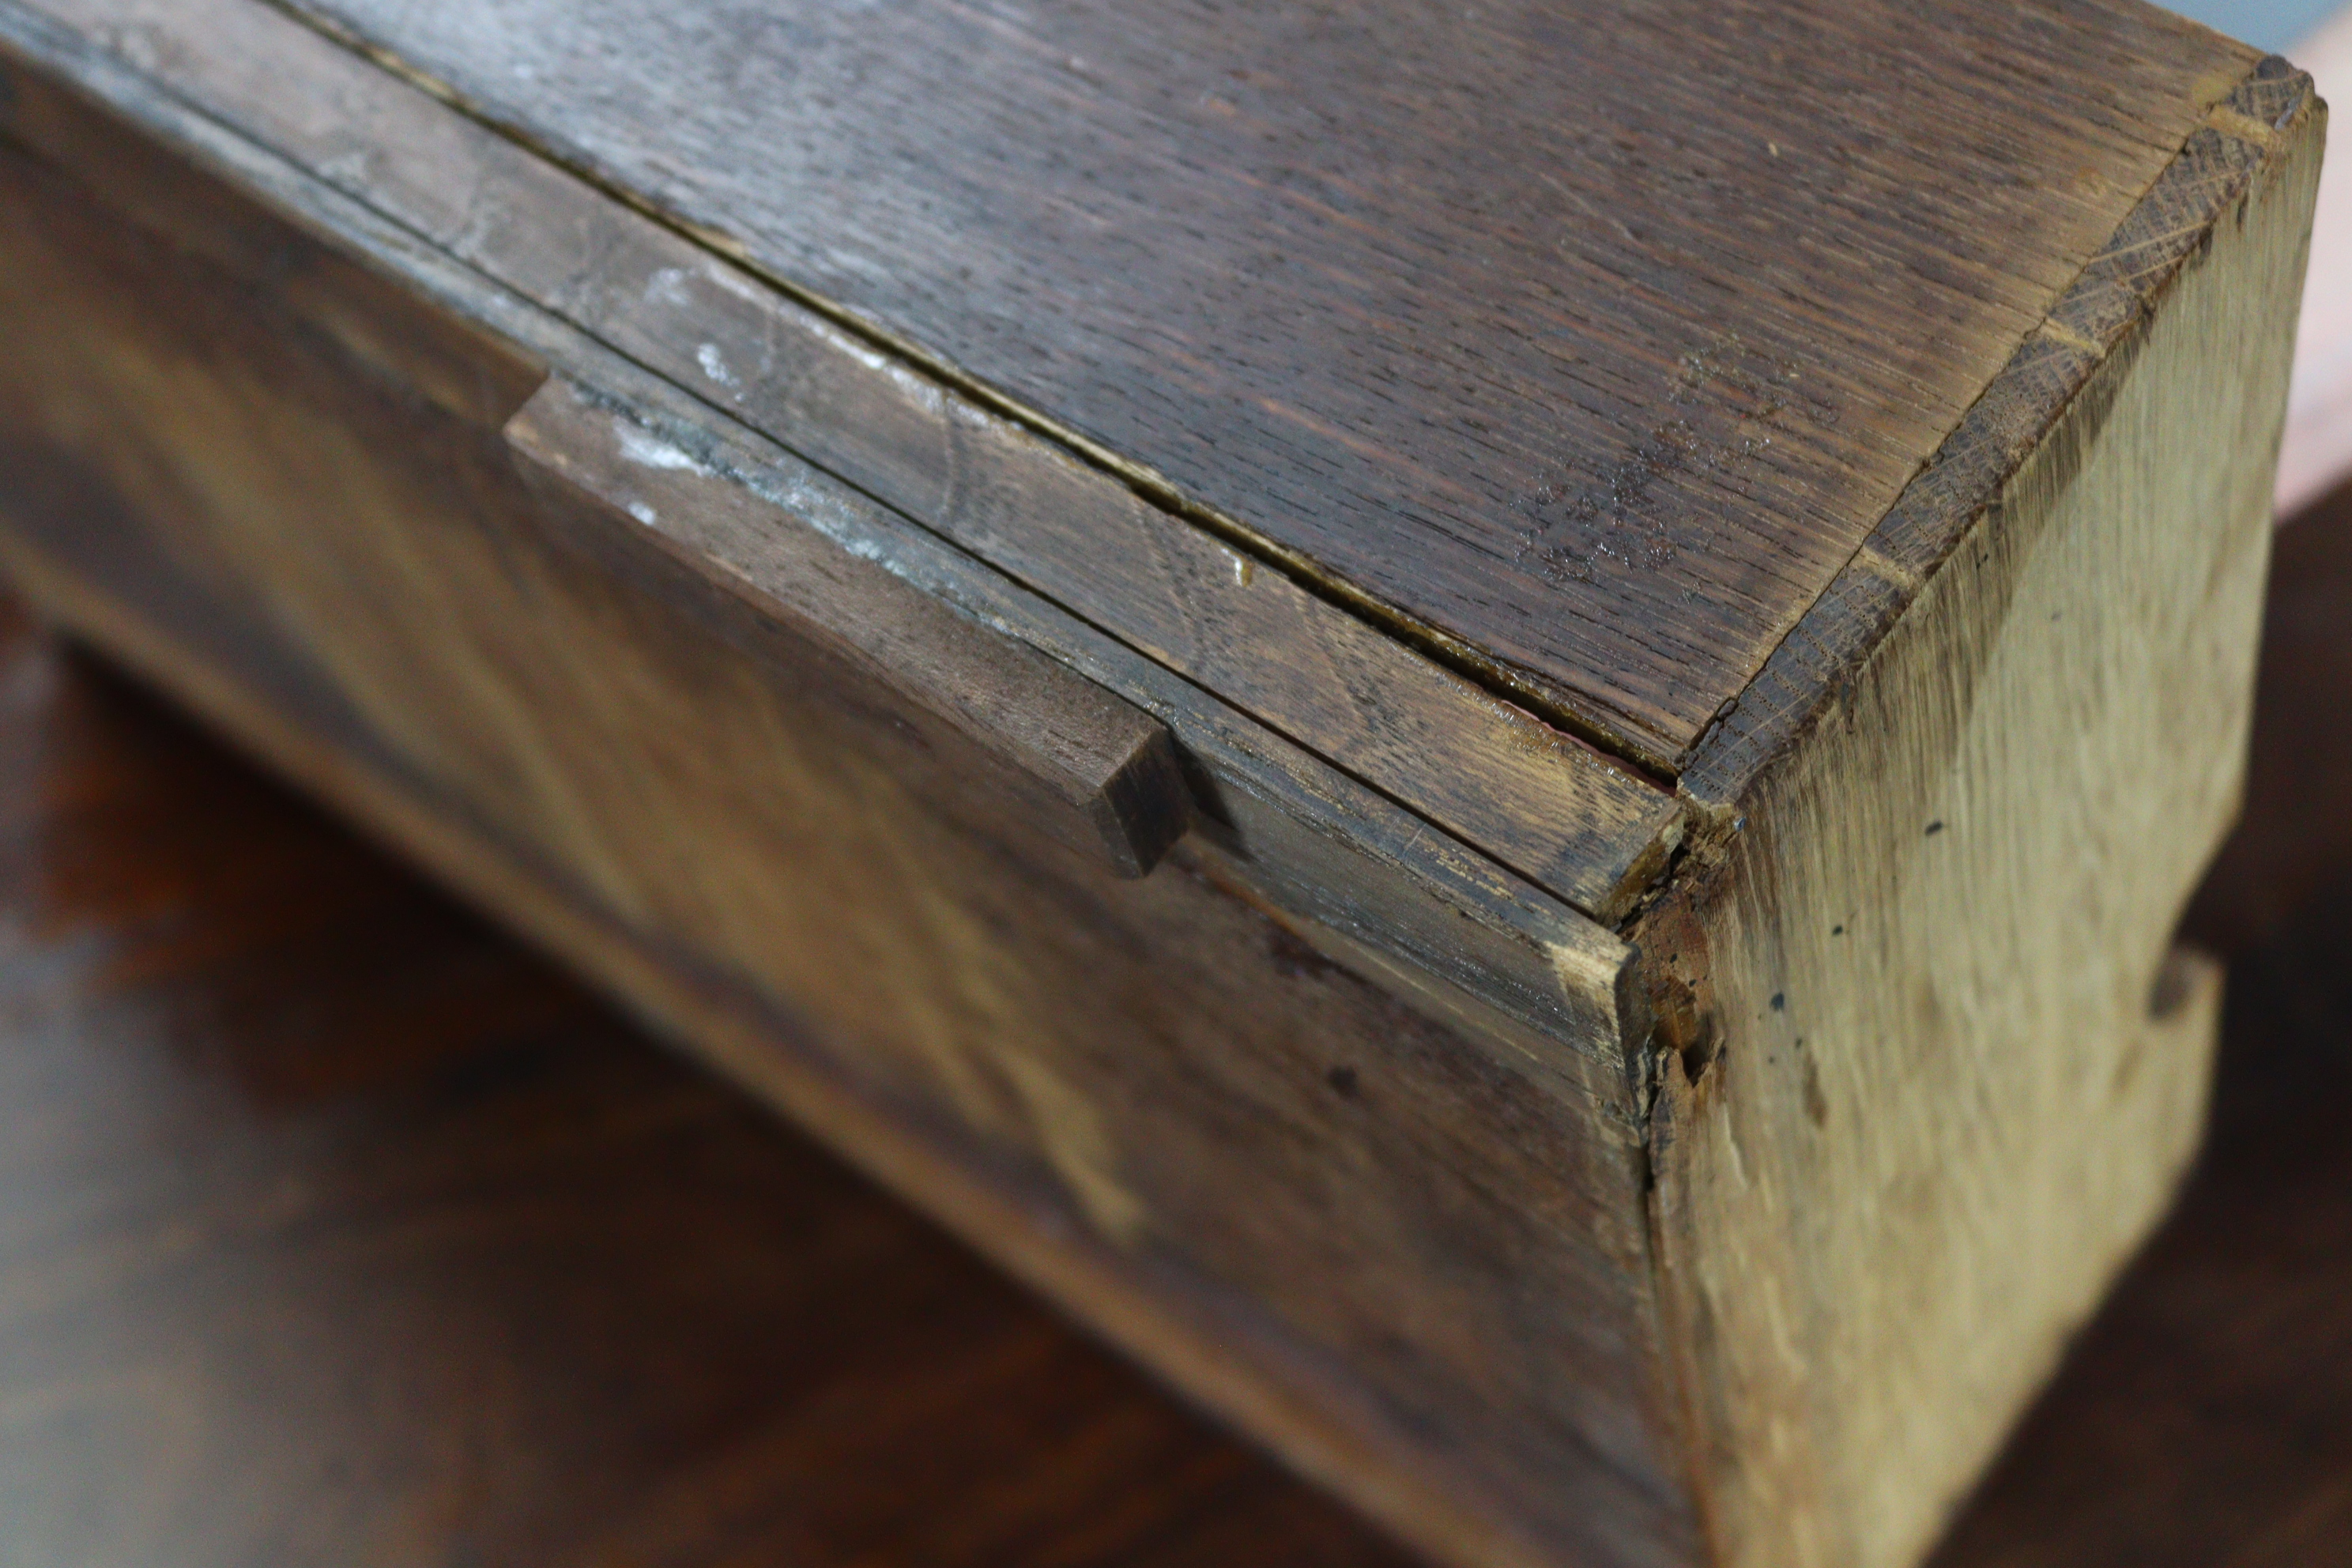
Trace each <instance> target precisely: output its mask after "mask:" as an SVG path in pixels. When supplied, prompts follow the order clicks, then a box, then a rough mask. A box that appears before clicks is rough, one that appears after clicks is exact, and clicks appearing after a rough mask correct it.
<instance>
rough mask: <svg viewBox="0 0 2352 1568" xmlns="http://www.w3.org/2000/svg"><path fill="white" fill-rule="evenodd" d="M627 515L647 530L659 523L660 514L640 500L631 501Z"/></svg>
mask: <svg viewBox="0 0 2352 1568" xmlns="http://www.w3.org/2000/svg"><path fill="white" fill-rule="evenodd" d="M629 515H630V516H631V517H634V518H635V519H636V520H637V521H639V522H642V523H644V524H645V525H646V527H647V528H651V527H652V526H653V525H654V524H655V523H656V522H658V521H661V514H660V513H658V512H656V511H655V510H654V509H653V508H651V507H649V506H647V505H646V503H645V502H643V501H641V500H633V501H631V502H630V503H629Z"/></svg>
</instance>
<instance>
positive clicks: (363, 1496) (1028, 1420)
mask: <svg viewBox="0 0 2352 1568" xmlns="http://www.w3.org/2000/svg"><path fill="white" fill-rule="evenodd" d="M2278 584H2279V588H2278V597H2277V598H2276V600H2275V602H2274V610H2273V628H2272V638H2271V644H2270V650H2269V668H2268V670H2267V673H2266V675H2265V686H2264V693H2263V703H2264V708H2263V712H2264V721H2263V727H2262V730H2261V732H2260V734H2259V736H2258V741H2257V758H2256V768H2255V784H2254V794H2253V800H2252V809H2251V813H2250V817H2249V822H2248V826H2247V828H2246V829H2245V830H2244V831H2243V832H2242V834H2241V835H2240V837H2239V838H2238V840H2237V841H2236V842H2235V843H2234V844H2233V845H2232V847H2231V851H2230V853H2229V856H2228V858H2227V859H2226V860H2225V862H2224V864H2223V866H2222V868H2221V870H2220V871H2219V872H2218V873H2217V876H2216V879H2215V880H2214V882H2213V884H2212V885H2211V886H2210V888H2209V889H2208V892H2207V895H2206V897H2205V899H2204V900H2203V902H2202V903H2201V904H2200V909H2199V910H2198V912H2197V914H2196V916H2195V917H2194V920H2193V922H2192V924H2193V927H2194V929H2195V931H2196V932H2197V934H2198V935H2199V936H2200V938H2201V940H2203V941H2204V942H2207V943H2208V944H2209V945H2211V946H2214V947H2217V948H2219V949H2221V951H2224V952H2228V953H2229V955H2230V957H2231V1003H2230V1021H2229V1036H2228V1043H2227V1045H2226V1047H2225V1057H2224V1068H2223V1076H2222V1079H2221V1090H2220V1099H2219V1103H2218V1106H2217V1110H2216V1121H2215V1136H2214V1140H2213V1143H2212V1146H2211V1150H2210V1153H2209V1156H2208V1158H2207V1159H2206V1162H2205V1163H2204V1165H2203V1167H2202V1169H2201V1170H2200V1173H2199V1175H2198V1177H2197V1178H2196V1181H2195V1184H2194V1185H2193V1186H2192V1188H2191V1190H2190V1191H2189V1194H2188V1196H2187V1198H2186V1200H2185V1202H2184V1205H2183V1206H2182V1208H2181V1210H2180V1213H2179V1215H2178V1217H2177V1218H2176V1219H2175V1220H2174V1222H2173V1223H2172V1225H2171V1226H2170V1227H2169V1228H2168V1229H2167V1230H2166V1231H2165V1232H2164V1233H2163V1235H2162V1236H2161V1237H2159V1238H2158V1241H2157V1242H2156V1244H2155V1245H2154V1246H2153V1247H2152V1248H2151V1249H2150V1251H2149V1252H2148V1254H2147V1256H2146V1258H2144V1259H2143V1260H2142V1261H2141V1263H2140V1264H2139V1265H2138V1267H2137V1269H2136V1270H2135V1271H2134V1273H2133V1274H2132V1276H2131V1277H2130V1279H2128V1281H2127V1282H2126V1285H2125V1287H2124V1289H2122V1291H2121V1293H2120V1294H2119V1296H2118V1297H2117V1298H2116V1300H2115V1301H2114V1302H2113V1303H2112V1305H2111V1306H2110V1307H2109V1309H2108V1310H2107V1311H2106V1313H2105V1316H2104V1317H2103V1318H2102V1319H2101V1320H2100V1321H2098V1323H2097V1324H2096V1325H2095V1327H2094V1328H2093V1330H2092V1331H2090V1332H2089V1333H2088V1335H2087V1336H2086V1337H2085V1339H2084V1342H2082V1343H2081V1344H2080V1345H2079V1346H2078V1348H2077V1350H2076V1352H2075V1354H2074V1358H2073V1360H2072V1362H2071V1363H2069V1365H2068V1367H2067V1369H2066V1371H2065V1372H2064V1373H2063V1375H2062V1376H2061V1378H2060V1380H2059V1382H2058V1384H2057V1385H2056V1386H2055V1387H2054V1388H2053V1391H2052V1392H2051V1394H2049V1395H2048V1397H2047V1398H2046V1399H2045V1400H2044V1402H2043V1403H2042V1406H2041V1407H2040V1408H2039V1410H2038V1411H2037V1412H2036V1413H2035V1415H2033V1416H2032V1418H2031V1419H2030V1421H2029V1422H2028V1424H2027V1426H2025V1428H2024V1429H2023V1430H2022V1431H2021V1433H2020V1434H2019V1436H2018V1438H2017V1440H2016V1441H2015V1443H2014V1444H2013V1445H2012V1447H2011V1452H2010V1455H2009V1457H2008V1458H2007V1459H2006V1460H2005V1461H2004V1463H2003V1464H2002V1466H2001V1467H2000V1469H1999V1470H1998V1471H1997V1472H1996V1474H1995V1475H1994V1477H1993V1478H1992V1479H1991V1480H1990V1482H1989V1483H1988V1484H1987V1486H1986V1488H1985V1489H1984V1491H1983V1493H1982V1494H1981V1495H1980V1496H1979V1499H1978V1500H1977V1502H1976V1503H1975V1505H1974V1507H1973V1509H1972V1510H1971V1511H1970V1512H1969V1515H1968V1516H1967V1517H1966V1518H1965V1519H1964V1520H1963V1521H1961V1523H1960V1524H1959V1526H1958V1529H1957V1531H1956V1532H1955V1534H1954V1537H1953V1539H1952V1541H1951V1542H1950V1543H1949V1544H1948V1546H1947V1548H1946V1549H1945V1551H1944V1552H1943V1554H1942V1556H1941V1557H1940V1558H1939V1559H1938V1562H1939V1563H1940V1564H1941V1565H1942V1568H1963V1565H1967V1568H1976V1565H1988V1568H1989V1565H1991V1564H2001V1565H2005V1568H2022V1565H2027V1564H2033V1565H2039V1564H2052V1565H2056V1564H2067V1565H2070V1568H2084V1565H2091V1564H2104V1563H2117V1564H2121V1563H2132V1564H2135V1565H2137V1568H2161V1565H2165V1564H2175V1563H2178V1564H2183V1565H2187V1564H2197V1565H2199V1568H2210V1565H2215V1564H2227V1565H2230V1568H2270V1565H2283V1564H2294V1563H2344V1562H2347V1561H2352V1138H2347V1137H2346V1135H2345V1132H2344V1127H2345V1124H2346V1107H2347V1101H2352V813H2347V811H2346V809H2345V807H2346V805H2347V803H2352V733H2347V730H2346V728H2345V727H2344V726H2342V725H2341V724H2339V723H2335V722H2334V716H2335V715H2339V714H2341V713H2343V712H2344V711H2345V710H2347V706H2352V501H2347V500H2345V499H2339V500H2336V502H2335V503H2333V505H2332V507H2331V508H2330V509H2327V510H2323V512H2322V513H2321V514H2320V515H2318V516H2316V517H2315V518H2313V519H2312V520H2310V521H2305V522H2304V523H2301V524H2299V525H2297V526H2295V527H2294V528H2291V529H2290V530H2289V531H2287V533H2286V534H2285V535H2284V538H2283V540H2282V550H2281V557H2280V571H2279V574H2278ZM2290 714H2293V715H2304V716H2306V722H2305V724H2304V725H2303V726H2300V727H2291V726H2290V725H2289V724H2287V723H2286V722H2284V720H2283V719H2282V718H2281V716H2283V715H2290ZM2311 715H2322V716H2327V717H2326V720H2325V721H2323V722H2321V723H2319V724H2317V725H2311V724H2309V723H2308V722H2307V719H2308V716H2311ZM1399 1561H1402V1559H1401V1558H1400V1557H1399V1556H1398V1554H1397V1553H1396V1552H1393V1551H1392V1549H1391V1548H1388V1547H1386V1546H1385V1545H1383V1544H1382V1543H1381V1542H1380V1541H1379V1540H1378V1539H1377V1538H1376V1537H1375V1536H1373V1535H1372V1534H1371V1533H1370V1531H1369V1530H1368V1529H1366V1528H1365V1527H1363V1526H1360V1525H1359V1524H1357V1523H1356V1522H1355V1521H1353V1520H1352V1519H1351V1518H1350V1517H1349V1516H1348V1515H1347V1514H1345V1513H1343V1512H1342V1511H1341V1510H1339V1508H1338V1507H1337V1506H1335V1505H1333V1504H1330V1503H1328V1502H1326V1501H1324V1500H1321V1499H1320V1498H1319V1497H1318V1496H1317V1495H1315V1494H1313V1493H1311V1492H1309V1491H1308V1490H1307V1489H1305V1488H1304V1487H1302V1486H1300V1485H1298V1484H1297V1483H1296V1482H1293V1481H1291V1480H1289V1479H1286V1478H1285V1477H1284V1476H1283V1475H1282V1474H1281V1473H1280V1472H1278V1471H1276V1469H1275V1468H1273V1467H1272V1466H1271V1465H1270V1464H1268V1463H1267V1462H1265V1461H1264V1460H1262V1459H1259V1458H1256V1457H1255V1456H1254V1455H1253V1454H1251V1453H1250V1452H1248V1451H1246V1450H1244V1449H1243V1448H1242V1447H1239V1446H1238V1445H1236V1444H1235V1443H1234V1442H1233V1441H1231V1440H1229V1439H1227V1438H1225V1437H1223V1436H1221V1435H1219V1434H1218V1433H1217V1432H1216V1431H1215V1430H1213V1428H1211V1427H1210V1426H1207V1425H1206V1424H1204V1423H1203V1422H1202V1421H1200V1420H1198V1419H1196V1418H1195V1417H1193V1416H1192V1415H1190V1414H1188V1413H1187V1412H1186V1411H1185V1410H1183V1409H1182V1408H1181V1407H1180V1406H1178V1405H1176V1404H1175V1403H1174V1402H1173V1401H1172V1400H1171V1399H1170V1398H1169V1397H1167V1396H1166V1395H1164V1394H1160V1392H1158V1391H1157V1390H1156V1388H1155V1387H1153V1386H1152V1385H1151V1384H1148V1383H1146V1382H1145V1381H1143V1380H1142V1379H1141V1378H1140V1377H1139V1375H1138V1374H1136V1373H1133V1372H1131V1371H1130V1370H1129V1369H1128V1368H1127V1367H1126V1366H1125V1365H1124V1364H1122V1363H1119V1362H1118V1361H1117V1360H1116V1359H1115V1358H1113V1357H1111V1356H1110V1355H1108V1354H1107V1353H1106V1352H1102V1351H1099V1350H1097V1349H1096V1348H1094V1346H1093V1345H1092V1344H1091V1343H1090V1342H1088V1341H1087V1340H1085V1339H1083V1338H1081V1337H1080V1336H1079V1335H1077V1334H1076V1332H1075V1331H1072V1330H1070V1329H1068V1328H1066V1327H1065V1326H1064V1325H1063V1324H1062V1323H1061V1322H1060V1321H1057V1320H1056V1319H1055V1318H1054V1317H1053V1316H1051V1315H1050V1314H1049V1313H1048V1312H1047V1311H1046V1310H1045V1309H1044V1308H1043V1307H1041V1306H1039V1305H1037V1304H1036V1303H1035V1302H1034V1301H1033V1300H1031V1299H1030V1298H1028V1297H1026V1296H1025V1295H1024V1294H1023V1293H1022V1292H1021V1291H1019V1290H1018V1289H1015V1288H1013V1286H1011V1285H1009V1284H1007V1283H1005V1282H1004V1281H1003V1280H1002V1279H999V1278H998V1277H997V1276H995V1275H994V1274H992V1272H990V1271H989V1270H988V1269H987V1268H984V1267H983V1266H982V1265H981V1264H979V1263H978V1262H976V1261H975V1260H974V1259H973V1258H971V1256H970V1255H968V1254H967V1253H965V1252H964V1251H963V1250H962V1249H961V1247H958V1246H957V1245H956V1244H955V1243H953V1242H951V1241H950V1240H948V1239H947V1238H945V1237H943V1236H941V1235H940V1233H939V1232H937V1231H936V1230H934V1229H932V1228H931V1227H930V1226H928V1225H927V1224H925V1223H924V1222H923V1221H921V1220H919V1219H918V1218H916V1217H914V1216H913V1215H911V1214H910V1213H908V1211H906V1210H905V1209H902V1208H901V1207H899V1206H898V1205H896V1204H895V1203H894V1202H892V1201H891V1200H889V1199H888V1198H886V1197H884V1196H882V1195H881V1194H878V1193H877V1191H876V1190H874V1189H873V1188H871V1187H870V1186H868V1185H867V1184H865V1183H864V1182H863V1181H862V1180H860V1179H858V1178H856V1177H855V1176H853V1175H851V1174H849V1173H846V1172H845V1170H844V1169H843V1168H842V1167H841V1166H839V1165H838V1164H836V1163H834V1161H832V1160H831V1159H830V1158H829V1157H827V1156H826V1155H824V1154H823V1153H821V1152H818V1151H817V1150H816V1149H815V1148H814V1146H812V1145H811V1144H809V1143H807V1142H804V1141H803V1140H802V1139H801V1138H799V1137H798V1136H796V1135H794V1134H793V1133H792V1132H790V1131H786V1130H785V1129H784V1128H782V1126H781V1125H779V1124H777V1123H776V1122H774V1121H772V1120H771V1119H770V1118H769V1117H768V1116H767V1115H765V1114H764V1113H762V1112H761V1111H760V1110H757V1109H755V1108H753V1107H752V1106H751V1105H750V1104H748V1103H747V1102H744V1101H742V1100H739V1099H738V1098H737V1097H736V1096H735V1095H733V1094H732V1093H730V1092H729V1091H727V1090H725V1089H721V1088H719V1086H717V1085H716V1084H714V1083H712V1082H711V1081H709V1079H706V1078H704V1077H703V1076H702V1075H701V1074H700V1073H698V1071H696V1070H694V1069H692V1068H688V1067H686V1066H684V1065H681V1064H680V1063H678V1062H677V1061H676V1060H674V1059H673V1058H669V1057H668V1056H667V1055H665V1054H664V1053H662V1052H661V1051H660V1050H658V1049H657V1048H656V1047H653V1046H651V1045H650V1044H648V1043H646V1041H645V1040H644V1039H643V1038H642V1037H639V1036H638V1035H637V1034H636V1033H635V1032H634V1031H633V1030H632V1029H631V1028H630V1027H629V1026H627V1025H625V1023H622V1022H620V1021H618V1020H617V1019H615V1018H614V1017H613V1016H611V1015H610V1014H608V1013H607V1012H605V1011H604V1010H603V1009H602V1008H601V1007H600V1006H599V1005H597V1004H596V1003H595V1002H593V1000H591V999H589V998H588V997H587V996H585V995H584V994H583V993H582V992H580V991H579V990H578V989H576V988H575V987H573V986H572V984H569V983H568V982H567V981H565V980H564V979H562V977H561V976H559V975H558V974H556V973H553V972H552V971H551V970H550V969H549V968H548V967H547V966H546V965H544V964H543V963H540V962H539V961H537V960H536V959H534V958H533V957H531V956H530V955H529V954H527V953H525V952H521V951H520V950H519V949H517V948H516V947H515V946H514V945H513V944H512V943H510V942H508V941H507V940H505V939H504V938H502V937H500V936H499V935H497V934H496V933H494V932H492V931H489V930H488V929H487V928H486V927H484V926H483V925H481V924H480V923H478V921H475V920H473V919H472V918H470V917H469V916H467V915H466V914H465V913H463V912H461V911H459V910H456V909H454V908H452V907H451V906H450V905H449V904H448V903H447V902H446V901H445V900H443V899H441V898H440V897H439V896H438V895H437V894H436V893H434V892H433V891H431V890H430V889H426V888H425V887H423V886H421V885H420V884H419V883H417V882H416V881H415V879H413V878H412V877H411V876H410V875H409V874H408V873H406V872H405V871H403V870H401V869H399V868H396V867H394V865H393V864H392V863H391V862H390V861H389V860H387V859H385V858H382V857H380V856H378V855H377V854H375V853H374V852H373V851H372V850H371V849H369V848H368V847H365V846H363V845H362V844H360V843H359V842H357V841H355V840H354V839H352V837H349V836H348V835H347V834H346V833H345V832H344V831H342V830H341V829H340V828H338V827H336V826H332V825H331V824H329V823H328V822H327V821H326V820H325V819H324V818H323V817H321V816H319V815H318V814H316V813H315V812H313V811H312V810H311V809H310V807H308V806H307V805H303V804H302V803H300V802H299V801H297V800H295V799H294V798H292V797H290V796H289V795H286V794H284V793H283V792H282V791H280V790H279V789H278V787H276V786H275V785H273V784H270V783H268V782H267V781H266V780H264V779H263V778H261V777H260V776H259V775H258V774H257V773H253V772H252V771H250V770H248V769H247V767H245V766H244V765H243V764H242V763H239V762H237V761H236V760H235V759H233V758H231V757H229V756H227V755H226V754H225V753H223V752H221V751H219V750H218V749H217V748H216V747H215V744H214V743H213V742H210V741H209V740H207V739H205V738H204V737H202V736H200V735H199V734H198V733H196V732H195V731H193V730H191V729H190V728H188V727H187V726H185V725H184V723H182V722H181V721H179V720H177V719H176V718H174V717H173V716H172V715H171V714H169V713H168V712H166V711H165V710H162V709H161V708H159V707H158V706H156V705H155V704H153V703H152V702H151V701H150V700H147V699H146V698H145V697H143V696H142V695H141V694H140V693H138V692H137V691H135V690H133V689H130V688H128V687H127V686H125V685H123V684H121V682H120V681H118V680H117V679H114V678H112V677H110V676H109V675H107V674H106V673H105V672H103V671H101V670H100V669H98V668H96V667H94V666H92V665H90V664H89V663H87V662H85V661H83V660H81V659H79V658H75V657H72V656H69V655H66V654H63V653H61V652H60V650H59V649H58V647H55V646H54V645H53V644H52V643H50V642H48V641H47V640H45V639H44V638H43V637H40V636H38V635H37V634H36V633H34V632H33V631H32V630H31V629H30V628H28V627H27V626H25V625H24V624H23V622H22V620H21V618H20V617H19V616H16V613H15V612H14V611H13V610H11V611H9V612H7V616H6V620H5V630H0V1565H5V1568H48V1565H51V1564H56V1565H60V1568H62V1565H66V1564H75V1565H79V1564H85V1563H109V1564H145V1563H155V1564H169V1565H172V1568H197V1565H209V1564H227V1563H269V1564H289V1565H291V1564H311V1563H318V1564H338V1565H374V1564H395V1563H397V1564H425V1563H430V1564H470V1563H485V1564H487V1563H496V1564H500V1565H512V1568H535V1565H539V1564H554V1563H591V1562H593V1563H619V1564H640V1563H660V1564H667V1565H675V1568H701V1565H713V1568H715V1565H717V1564H720V1563H726V1564H760V1563H793V1564H794V1565H795V1568H824V1565H828V1564H848V1563H860V1564H887V1563H907V1564H925V1565H931V1564H940V1565H946V1564H982V1563H985V1564H1005V1565H1012V1564H1020V1565H1023V1568H1033V1565H1041V1564H1081V1563H1133V1564H1177V1563H1204V1564H1205V1563H1217V1564H1221V1565H1227V1564H1238V1563H1284V1564H1301V1563H1389V1562H1399Z"/></svg>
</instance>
